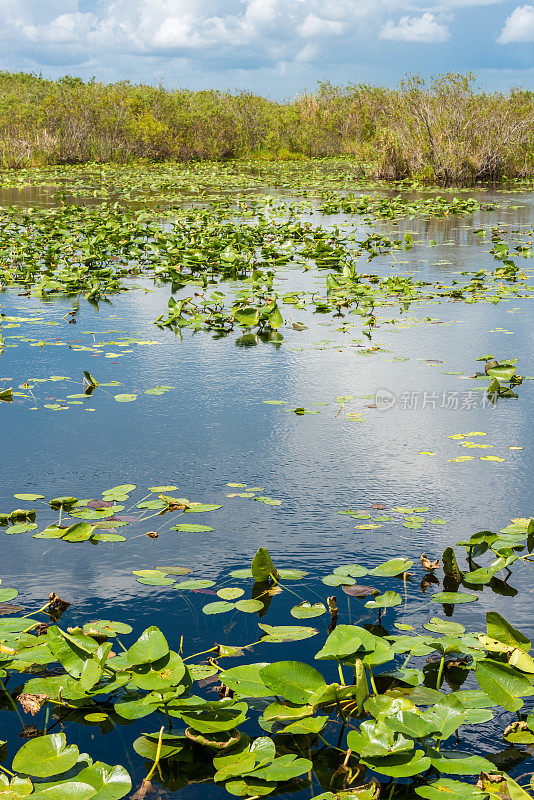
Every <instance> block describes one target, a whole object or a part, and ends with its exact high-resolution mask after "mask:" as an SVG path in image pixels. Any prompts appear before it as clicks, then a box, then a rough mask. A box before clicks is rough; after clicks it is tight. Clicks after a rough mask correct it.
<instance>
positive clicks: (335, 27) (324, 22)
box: [297, 14, 345, 39]
mask: <svg viewBox="0 0 534 800" xmlns="http://www.w3.org/2000/svg"><path fill="white" fill-rule="evenodd" d="M344 28H345V26H344V24H343V23H342V22H338V21H336V20H331V19H325V18H324V17H318V16H317V14H308V16H307V17H306V18H305V20H304V21H303V22H302V23H301V25H299V26H298V28H297V30H298V33H299V34H300V36H302V37H304V38H305V39H309V38H312V37H315V36H335V35H339V34H341V33H343V30H344Z"/></svg>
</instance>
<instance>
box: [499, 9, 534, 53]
mask: <svg viewBox="0 0 534 800" xmlns="http://www.w3.org/2000/svg"><path fill="white" fill-rule="evenodd" d="M497 41H498V42H499V44H512V43H515V42H534V6H531V5H524V6H517V8H514V10H513V11H512V13H511V14H510V16H509V17H508V18H507V20H506V22H505V23H504V28H503V29H502V31H501V32H500V34H499V36H498V37H497Z"/></svg>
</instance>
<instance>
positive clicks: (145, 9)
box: [0, 0, 534, 94]
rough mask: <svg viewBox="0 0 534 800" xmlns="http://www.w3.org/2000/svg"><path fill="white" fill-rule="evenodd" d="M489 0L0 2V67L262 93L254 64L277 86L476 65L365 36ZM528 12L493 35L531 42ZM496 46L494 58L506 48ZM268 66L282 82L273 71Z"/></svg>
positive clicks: (408, 37)
mask: <svg viewBox="0 0 534 800" xmlns="http://www.w3.org/2000/svg"><path fill="white" fill-rule="evenodd" d="M517 1H518V2H522V1H523V0H517ZM499 2H502V0H46V2H43V1H42V0H0V47H1V48H2V54H3V59H2V67H3V68H4V69H6V68H7V69H15V70H19V69H26V70H28V71H30V70H41V69H42V70H43V71H44V72H45V74H55V75H59V74H62V73H63V72H64V71H65V67H66V66H67V65H68V69H69V71H72V72H74V73H75V74H80V75H82V76H84V77H91V76H92V75H96V77H97V78H98V79H99V80H107V81H112V80H119V79H122V78H130V79H132V80H141V81H146V82H147V83H152V82H154V81H157V80H161V81H163V82H164V83H166V84H167V85H185V84H187V85H189V86H191V87H194V86H203V87H207V86H217V87H226V86H228V87H231V86H246V87H247V88H250V89H252V90H257V91H265V86H260V84H258V82H257V78H258V76H259V75H260V73H262V74H263V75H268V78H267V80H269V81H270V85H271V87H274V91H275V92H276V93H277V94H279V93H280V92H292V91H293V87H294V88H295V89H301V88H303V87H304V86H311V85H313V84H314V83H315V81H316V80H317V79H321V80H322V79H325V78H327V79H332V80H334V81H338V82H344V81H353V80H374V79H378V80H384V77H385V79H386V80H387V81H391V82H395V81H396V80H397V79H398V78H399V77H401V75H402V74H403V73H404V72H408V71H412V70H419V69H421V71H423V72H430V71H432V72H440V71H443V70H444V69H447V68H455V67H457V68H458V69H468V68H474V69H476V66H477V65H476V63H475V62H469V52H468V51H469V48H466V50H465V51H464V52H463V53H462V54H461V55H460V56H459V60H460V62H461V66H460V65H459V64H458V59H457V58H456V56H457V55H458V54H455V53H453V52H452V50H451V51H445V50H444V49H443V48H439V49H438V48H437V49H436V50H434V49H432V48H426V50H425V55H424V56H422V55H421V54H422V52H423V50H422V49H421V48H410V46H409V44H408V45H406V47H405V48H404V53H405V56H406V57H405V59H403V60H402V61H400V62H399V59H398V51H397V48H395V52H396V53H397V55H395V57H394V60H393V57H392V56H391V55H389V51H390V48H379V47H377V46H376V43H377V40H378V39H381V40H389V41H397V42H405V43H427V42H447V41H448V40H449V39H450V38H451V34H450V30H449V25H450V24H451V22H452V21H453V19H454V17H457V18H458V24H461V14H462V13H463V11H464V10H465V9H470V10H471V13H472V12H473V11H474V10H475V9H477V8H478V9H480V6H482V5H484V6H485V7H486V9H487V10H488V13H489V8H490V7H493V8H497V7H498V4H499ZM527 2H531V3H532V2H534V0H527ZM485 15H486V12H485ZM494 15H495V12H494ZM533 15H534V8H533V6H531V5H525V6H519V7H518V8H517V9H516V10H515V11H514V12H513V13H512V14H511V15H510V16H509V18H508V20H507V21H506V25H505V28H504V29H503V31H502V33H501V35H500V37H499V39H498V41H499V42H500V43H502V44H505V43H507V42H511V41H531V40H532V16H533ZM486 16H487V15H486ZM486 16H485V19H486ZM529 26H530V27H529ZM488 30H489V29H488ZM529 31H530V32H529ZM487 35H488V36H489V35H491V34H489V33H488V34H487ZM475 36H478V32H476V33H475V32H473V37H475ZM474 50H476V48H474ZM499 51H500V53H501V54H502V57H504V55H505V53H506V51H505V50H503V49H502V48H499ZM438 53H439V55H438ZM415 54H416V55H415ZM500 66H501V67H503V66H505V65H503V64H501V65H500ZM280 75H284V76H287V78H288V80H286V81H280V80H279V77H280ZM374 75H376V76H377V78H374V77H373V76H374ZM267 91H271V89H270V88H268V89H267Z"/></svg>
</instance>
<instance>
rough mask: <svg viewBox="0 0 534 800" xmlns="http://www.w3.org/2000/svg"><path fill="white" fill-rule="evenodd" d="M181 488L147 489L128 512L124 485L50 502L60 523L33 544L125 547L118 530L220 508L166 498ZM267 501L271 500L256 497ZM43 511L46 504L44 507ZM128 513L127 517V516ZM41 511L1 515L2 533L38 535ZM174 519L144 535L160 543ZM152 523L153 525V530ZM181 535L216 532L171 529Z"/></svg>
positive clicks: (33, 497) (29, 496)
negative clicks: (170, 515) (115, 544)
mask: <svg viewBox="0 0 534 800" xmlns="http://www.w3.org/2000/svg"><path fill="white" fill-rule="evenodd" d="M177 488H178V487H177V486H152V487H150V488H149V489H148V494H147V495H145V496H144V497H142V498H141V499H139V500H138V501H137V502H134V503H133V504H132V505H131V506H130V507H128V508H126V506H125V505H123V503H125V502H127V501H128V500H129V498H130V494H131V492H132V491H134V490H135V489H136V486H135V484H133V483H126V484H121V485H120V486H114V487H112V488H111V489H106V490H104V491H103V492H102V498H101V499H100V500H94V499H90V498H84V499H79V498H77V497H54V498H52V499H51V500H49V501H48V504H47V505H48V511H47V512H46V513H47V516H49V514H50V510H52V511H56V512H58V519H57V521H54V522H51V523H49V524H48V525H47V526H46V527H45V528H44V529H43V530H41V531H37V532H36V533H33V534H32V535H33V538H34V539H56V540H61V541H63V542H70V543H79V542H90V543H91V544H97V543H98V542H124V541H126V537H125V536H122V535H121V534H119V533H117V529H120V528H123V527H125V526H127V525H130V524H132V523H136V524H142V523H145V522H146V521H148V520H153V519H154V518H155V517H164V516H165V515H167V514H168V513H170V512H175V513H179V514H198V513H203V512H207V511H215V510H216V509H218V508H221V505H220V504H217V503H200V502H197V501H192V500H189V499H188V498H186V497H175V496H173V495H170V494H168V492H172V491H174V490H176V489H177ZM15 497H16V498H17V499H18V500H24V501H27V502H31V503H35V502H41V501H44V499H45V498H44V495H42V494H36V493H29V492H24V493H17V494H15ZM256 499H260V500H263V501H268V500H270V498H262V497H258V498H256ZM42 505H43V511H45V509H46V504H45V503H42ZM125 510H126V512H127V513H125V514H123V513H122V512H123V511H125ZM36 515H37V510H36V509H35V508H17V509H14V510H12V511H9V512H3V513H0V527H3V528H5V532H6V534H8V535H13V534H19V533H26V532H29V531H35V530H36V529H37V528H38V525H37V523H36V521H35V520H36ZM67 516H68V517H71V518H72V519H74V520H76V521H75V522H72V523H71V524H70V525H68V524H65V522H66V521H68V520H67V519H66V517H67ZM172 520H174V521H176V518H175V517H174V516H173V518H172V519H165V522H164V524H159V525H158V529H157V530H150V531H146V532H145V533H143V534H140V535H147V536H149V538H157V536H158V535H159V532H161V531H162V530H163V529H167V528H169V527H170V524H169V523H170V522H171V521H172ZM153 525H154V523H152V526H153ZM172 530H176V531H179V532H182V533H199V532H201V531H212V530H213V528H211V527H209V526H203V525H194V524H189V523H181V524H180V523H177V524H176V525H174V526H173V527H172Z"/></svg>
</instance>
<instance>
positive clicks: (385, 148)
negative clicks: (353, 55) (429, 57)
mask: <svg viewBox="0 0 534 800" xmlns="http://www.w3.org/2000/svg"><path fill="white" fill-rule="evenodd" d="M475 80H476V79H475V76H474V75H472V74H469V75H456V74H451V73H448V74H447V75H444V76H440V77H438V78H436V79H435V80H433V81H432V82H429V83H427V82H425V81H424V80H423V79H421V78H419V77H415V76H412V77H409V78H408V79H407V80H405V81H403V82H402V83H401V84H400V86H399V87H398V88H396V89H389V88H384V87H379V86H370V85H366V84H350V85H348V86H345V87H336V86H332V85H331V84H329V83H325V84H321V85H320V86H319V88H318V89H317V91H316V92H314V93H312V94H304V95H302V96H300V97H297V98H296V99H294V100H292V101H287V102H275V101H272V100H268V99H265V98H263V97H260V96H256V95H253V94H250V93H247V92H241V93H235V94H232V93H230V92H217V91H200V92H193V91H189V90H185V89H178V90H166V89H164V88H162V87H154V86H142V85H139V86H134V85H132V84H130V83H129V82H127V81H123V82H120V83H116V84H109V85H106V84H101V83H97V82H96V81H90V82H87V83H84V82H83V81H82V80H81V79H79V78H73V77H70V76H65V77H63V78H61V79H59V80H57V81H52V80H47V79H45V78H42V77H40V76H35V75H27V74H24V73H17V74H12V73H7V72H4V73H1V74H0V146H1V151H0V163H1V164H2V165H4V166H5V167H25V166H36V165H44V164H54V163H85V162H89V161H98V162H106V161H121V162H125V161H131V160H134V159H154V160H180V161H182V160H191V159H225V158H234V157H239V156H248V155H257V156H264V157H278V158H298V157H299V156H300V157H306V156H313V157H315V156H321V157H323V156H332V155H352V156H354V157H355V159H357V163H358V165H359V169H360V170H361V172H362V173H366V174H368V175H373V176H375V177H378V178H388V179H400V178H406V177H417V178H420V179H424V180H428V181H439V182H441V183H452V182H455V183H463V184H469V183H472V182H473V181H476V180H489V181H501V180H503V179H504V178H506V177H508V178H510V177H528V176H530V175H531V174H532V172H533V165H534V133H533V131H534V124H533V123H534V95H533V93H532V92H528V91H524V90H520V89H514V90H512V91H510V92H491V93H488V92H480V91H477V90H476V87H475Z"/></svg>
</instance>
